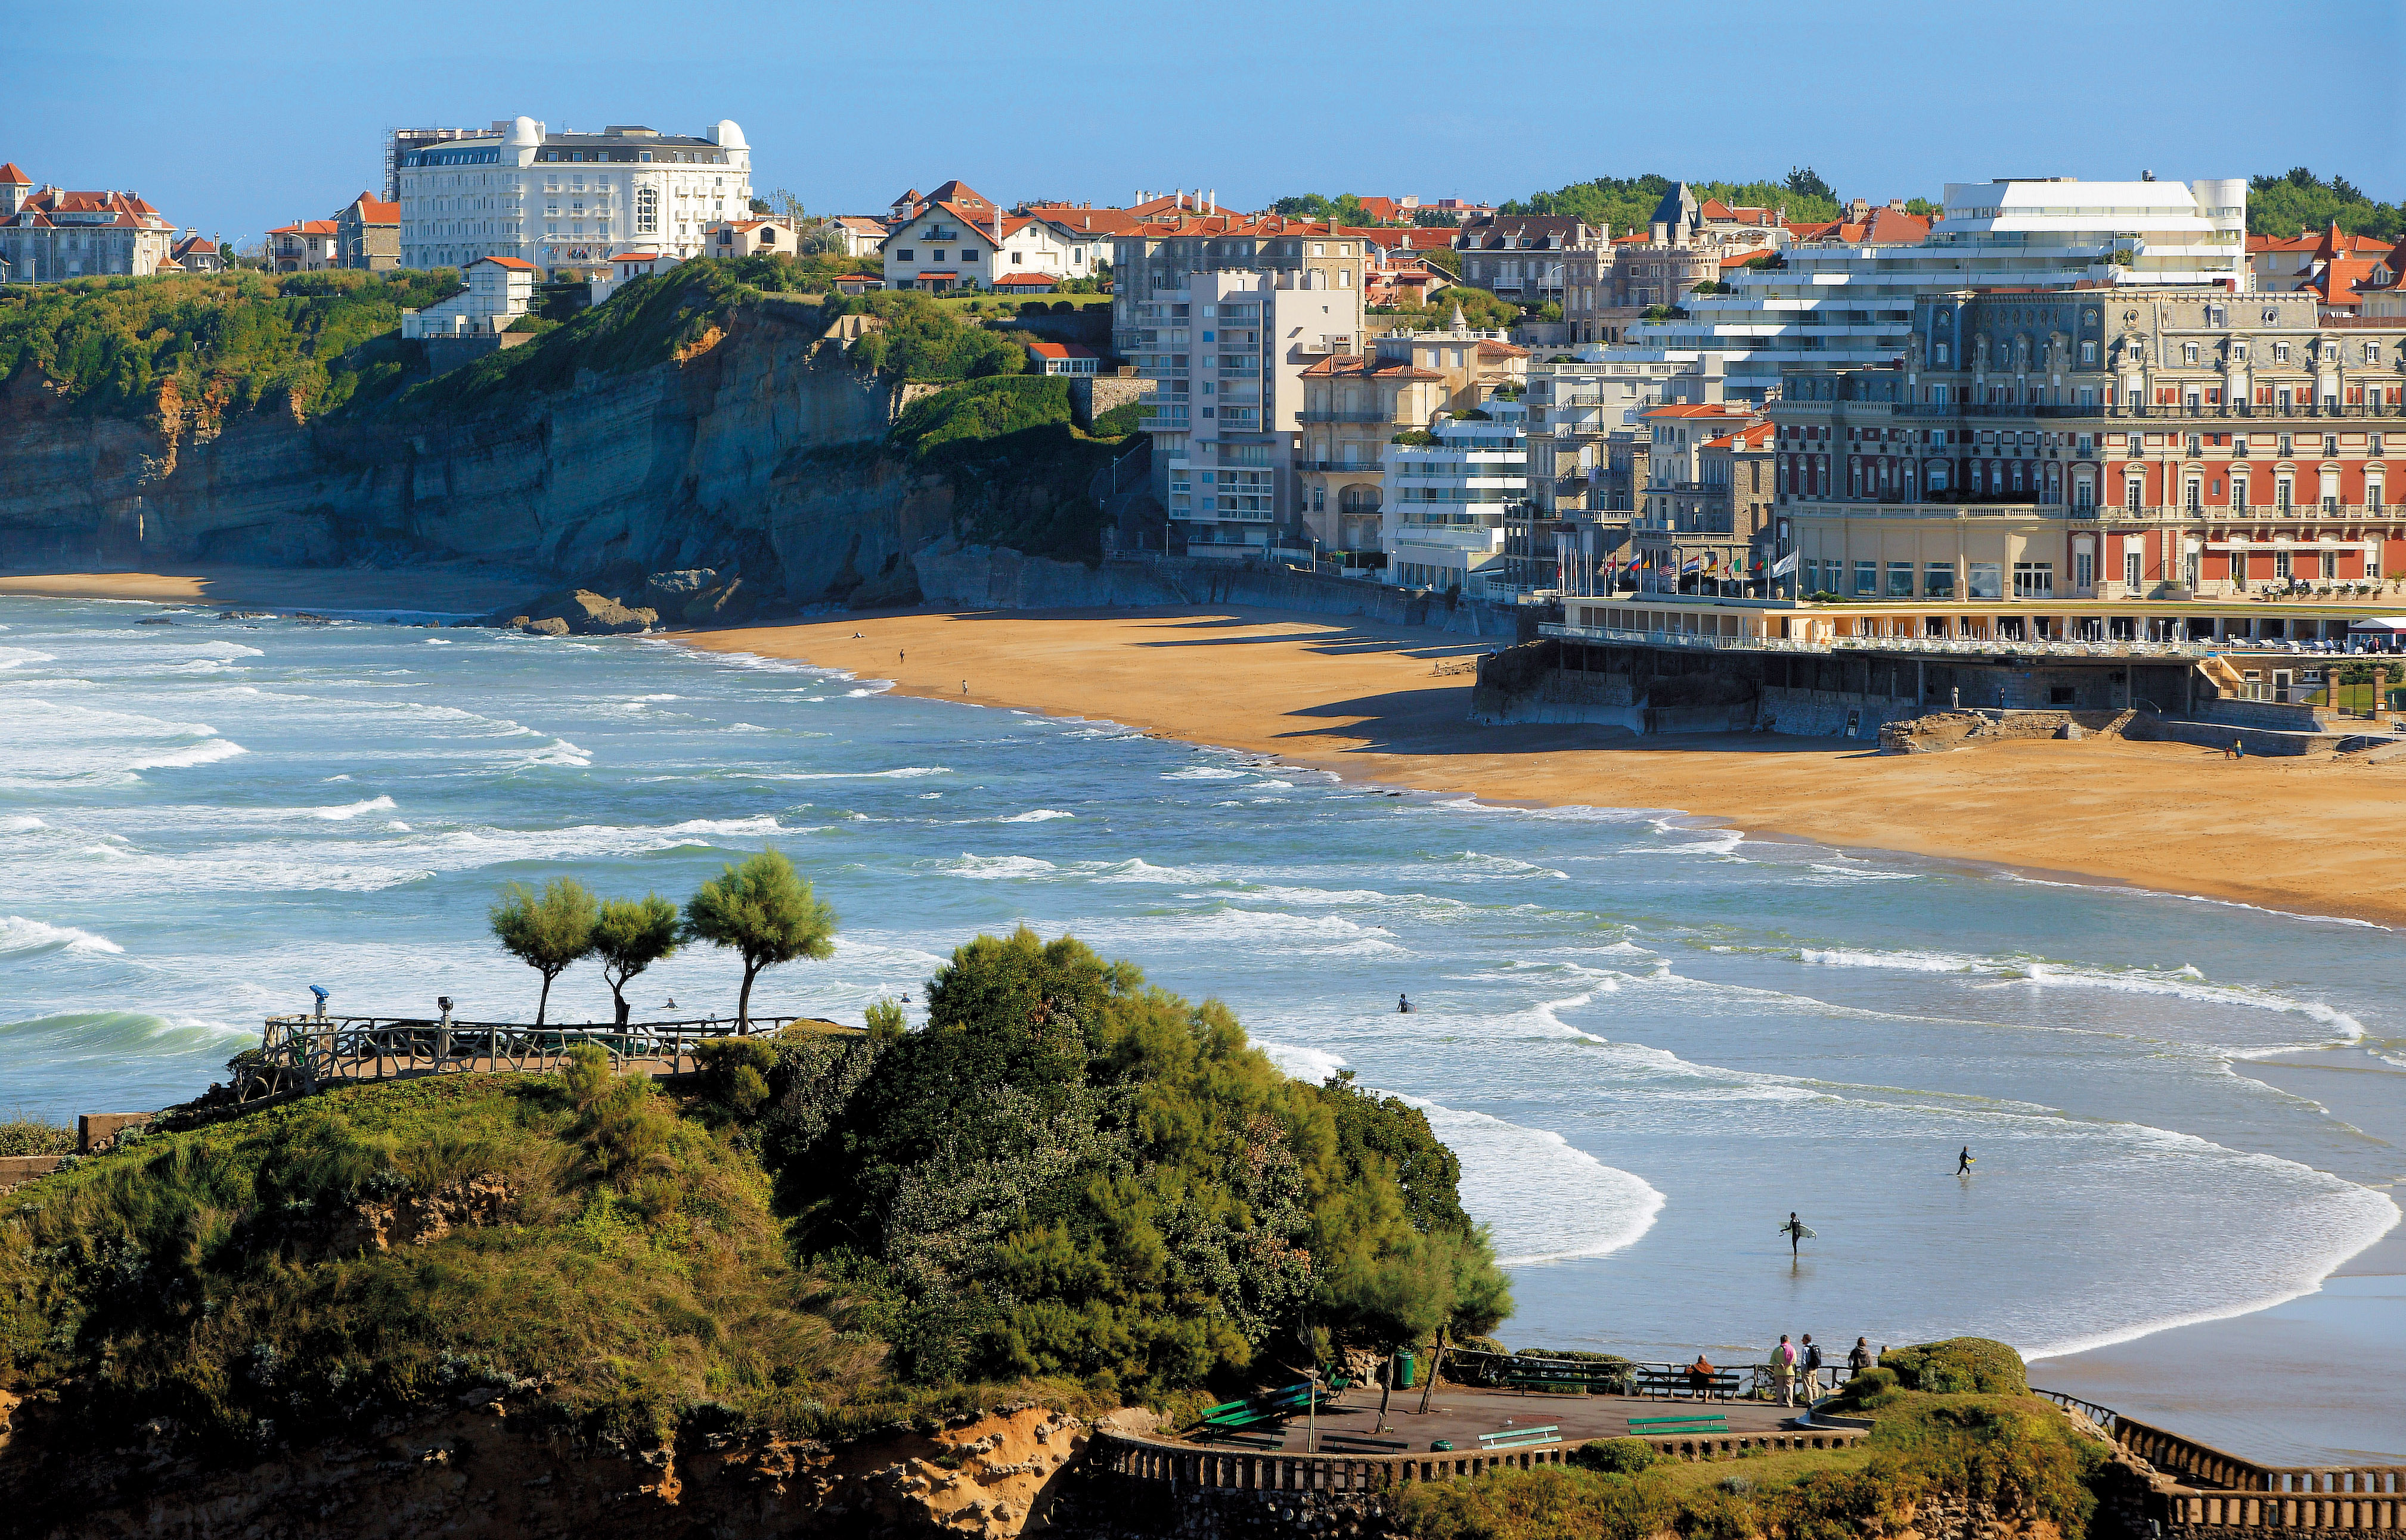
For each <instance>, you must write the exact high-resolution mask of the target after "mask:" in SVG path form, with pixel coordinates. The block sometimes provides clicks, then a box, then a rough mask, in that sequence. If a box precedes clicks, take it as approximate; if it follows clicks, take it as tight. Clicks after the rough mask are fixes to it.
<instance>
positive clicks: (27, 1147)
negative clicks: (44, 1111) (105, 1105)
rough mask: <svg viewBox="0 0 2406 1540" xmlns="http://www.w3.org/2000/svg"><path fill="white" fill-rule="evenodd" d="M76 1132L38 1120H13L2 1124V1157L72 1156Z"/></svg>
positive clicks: (0, 1151)
mask: <svg viewBox="0 0 2406 1540" xmlns="http://www.w3.org/2000/svg"><path fill="white" fill-rule="evenodd" d="M75 1147H76V1132H75V1130H74V1129H72V1128H65V1127H62V1126H61V1125H59V1124H58V1123H44V1122H42V1121H41V1120H39V1119H38V1118H11V1119H9V1120H8V1121H7V1122H6V1123H0V1155H71V1154H73V1153H75Z"/></svg>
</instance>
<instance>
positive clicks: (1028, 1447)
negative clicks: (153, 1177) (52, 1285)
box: [0, 1391, 1141, 1540]
mask: <svg viewBox="0 0 2406 1540" xmlns="http://www.w3.org/2000/svg"><path fill="white" fill-rule="evenodd" d="M70 1393H71V1392H70ZM463 1399H464V1400H466V1401H467V1402H468V1403H470V1404H469V1405H466V1406H462V1407H461V1408H460V1410H458V1411H455V1412H453V1413H451V1414H450V1415H448V1416H445V1417H441V1418H436V1419H432V1420H425V1421H420V1422H417V1423H413V1424H410V1425H408V1426H406V1427H399V1428H392V1429H379V1430H377V1432H376V1433H375V1434H373V1435H368V1436H362V1437H357V1438H337V1439H333V1440H331V1441H328V1442H326V1443H324V1444H322V1445H319V1446H318V1447H315V1448H310V1449H307V1450H304V1451H300V1452H277V1453H274V1454H271V1455H268V1456H267V1457H265V1458H261V1459H257V1460H228V1459H225V1458H222V1457H220V1458H206V1457H202V1456H197V1455H192V1454H188V1453H182V1452H178V1451H177V1449H176V1448H174V1446H173V1442H172V1439H171V1437H170V1434H171V1432H172V1431H171V1430H167V1429H164V1428H163V1427H161V1426H160V1425H157V1424H153V1425H152V1426H151V1427H149V1428H146V1429H141V1430H129V1436H128V1437H127V1438H126V1440H125V1441H124V1445H123V1447H121V1448H105V1449H104V1448H91V1449H88V1450H86V1451H84V1452H79V1453H70V1452H66V1451H65V1450H64V1449H62V1448H58V1447H56V1446H57V1444H59V1443H63V1442H64V1434H63V1431H62V1433H61V1434H55V1435H54V1434H52V1431H51V1427H50V1424H51V1423H52V1422H53V1421H54V1420H56V1416H57V1410H58V1408H57V1405H56V1403H54V1402H49V1401H47V1399H45V1401H44V1402H42V1403H40V1404H34V1403H28V1404H19V1405H14V1406H13V1407H12V1404H11V1402H10V1399H9V1398H8V1397H7V1395H6V1394H5V1393H0V1496H5V1497H6V1498H7V1500H8V1511H9V1512H10V1513H11V1514H12V1515H14V1516H15V1517H14V1518H13V1519H11V1520H10V1521H9V1523H8V1524H7V1525H6V1526H0V1527H5V1528H7V1532H8V1533H11V1534H16V1535H22V1536H24V1537H25V1540H219V1537H224V1536H243V1537H245V1540H418V1537H420V1536H424V1535H431V1534H442V1535H450V1536H455V1537H458V1540H524V1537H527V1536H535V1535H561V1536H578V1537H582V1540H604V1537H606V1540H703V1537H712V1540H715V1537H722V1536H723V1537H726V1540H739V1537H740V1540H756V1537H757V1536H762V1535H779V1536H820V1535H828V1536H833V1535H844V1536H859V1537H863V1540H869V1537H875V1536H885V1535H913V1536H918V1535H957V1536H963V1537H975V1540H1011V1537H1013V1536H1016V1535H1018V1534H1020V1533H1022V1532H1023V1531H1025V1530H1028V1529H1030V1528H1039V1529H1040V1528H1042V1527H1044V1525H1045V1521H1046V1519H1047V1517H1048V1514H1049V1510H1050V1509H1051V1508H1052V1506H1053V1505H1054V1501H1055V1499H1056V1497H1057V1496H1058V1495H1059V1493H1060V1491H1061V1490H1062V1489H1063V1487H1064V1486H1065V1485H1066V1482H1067V1478H1068V1475H1069V1467H1070V1466H1071V1464H1072V1462H1074V1461H1075V1459H1076V1457H1077V1456H1078V1455H1079V1454H1080V1453H1081V1452H1082V1451H1083V1449H1084V1448H1085V1446H1086V1442H1087V1439H1088V1436H1089V1433H1088V1429H1087V1427H1086V1425H1085V1424H1084V1423H1083V1422H1081V1421H1080V1420H1078V1419H1076V1418H1074V1417H1070V1416H1069V1415H1068V1414H1066V1413H1063V1412H1057V1411H1054V1410H1050V1409H1048V1408H1045V1407H1042V1406H1018V1407H1013V1408H1006V1409H1000V1410H997V1411H995V1412H991V1413H988V1414H987V1415H985V1416H984V1417H979V1418H976V1419H973V1420H965V1421H963V1422H961V1423H959V1424H958V1425H956V1426H951V1427H945V1428H942V1429H939V1430H936V1431H934V1432H929V1433H921V1432H911V1431H899V1430H898V1431H897V1432H894V1433H892V1434H885V1435H882V1436H878V1437H872V1438H868V1439H863V1440H859V1441H857V1442H854V1443H849V1444H844V1445H840V1446H836V1447H834V1448H829V1447H828V1446H825V1445H822V1444H817V1443H813V1442H810V1441H808V1440H800V1441H797V1440H786V1439H762V1438H756V1437H740V1436H734V1435H719V1436H712V1435H706V1434H705V1435H694V1436H689V1437H687V1438H686V1440H685V1441H684V1442H683V1443H682V1444H669V1445H648V1444H646V1445H623V1444H620V1445H611V1444H599V1443H595V1442H593V1441H590V1440H587V1439H581V1438H578V1437H575V1436H573V1434H569V1433H567V1432H565V1431H563V1430H561V1429H559V1427H558V1426H557V1425H556V1424H554V1423H552V1422H550V1421H549V1420H546V1419H544V1418H542V1417H540V1416H538V1415H533V1414H532V1413H531V1408H530V1407H529V1406H527V1405H525V1403H524V1400H523V1398H521V1397H517V1396H511V1395H504V1394H502V1393H501V1392H494V1391H469V1392H463ZM12 1409H13V1411H14V1413H15V1417H14V1422H15V1429H14V1433H13V1436H12V1435H11V1431H10V1427H9V1420H8V1413H9V1412H10V1411H11V1410H12ZM1139 1415H1141V1414H1139Z"/></svg>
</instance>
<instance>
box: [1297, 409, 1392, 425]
mask: <svg viewBox="0 0 2406 1540" xmlns="http://www.w3.org/2000/svg"><path fill="white" fill-rule="evenodd" d="M1295 421H1297V422H1379V423H1392V422H1394V415H1393V414H1391V413H1387V412H1297V413H1296V414H1295Z"/></svg>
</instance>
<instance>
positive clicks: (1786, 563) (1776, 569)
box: [1771, 551, 1796, 577]
mask: <svg viewBox="0 0 2406 1540" xmlns="http://www.w3.org/2000/svg"><path fill="white" fill-rule="evenodd" d="M1795 571H1796V553H1795V552H1793V551H1790V552H1789V553H1788V554H1787V555H1786V556H1784V557H1781V558H1779V559H1778V560H1776V561H1775V562H1773V563H1772V564H1771V575H1772V576H1774V577H1787V576H1789V575H1790V574H1791V573H1793V572H1795Z"/></svg>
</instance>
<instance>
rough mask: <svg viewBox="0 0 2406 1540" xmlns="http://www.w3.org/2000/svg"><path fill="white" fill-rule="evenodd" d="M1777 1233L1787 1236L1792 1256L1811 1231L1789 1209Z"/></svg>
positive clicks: (1783, 1340)
mask: <svg viewBox="0 0 2406 1540" xmlns="http://www.w3.org/2000/svg"><path fill="white" fill-rule="evenodd" d="M1779 1233H1780V1234H1781V1235H1783V1236H1787V1237H1788V1250H1789V1254H1790V1255H1791V1256H1792V1255H1794V1254H1795V1252H1796V1249H1797V1247H1798V1246H1799V1245H1801V1244H1802V1243H1803V1241H1804V1237H1805V1236H1809V1235H1811V1234H1812V1233H1813V1232H1812V1231H1810V1230H1807V1229H1805V1228H1804V1221H1803V1220H1800V1219H1798V1218H1797V1217H1796V1213H1795V1210H1794V1209H1790V1210H1789V1214H1788V1222H1787V1223H1785V1224H1783V1225H1781V1226H1780V1227H1779ZM1780 1340H1781V1341H1782V1342H1785V1341H1787V1340H1788V1339H1787V1338H1786V1337H1781V1338H1780Z"/></svg>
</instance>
